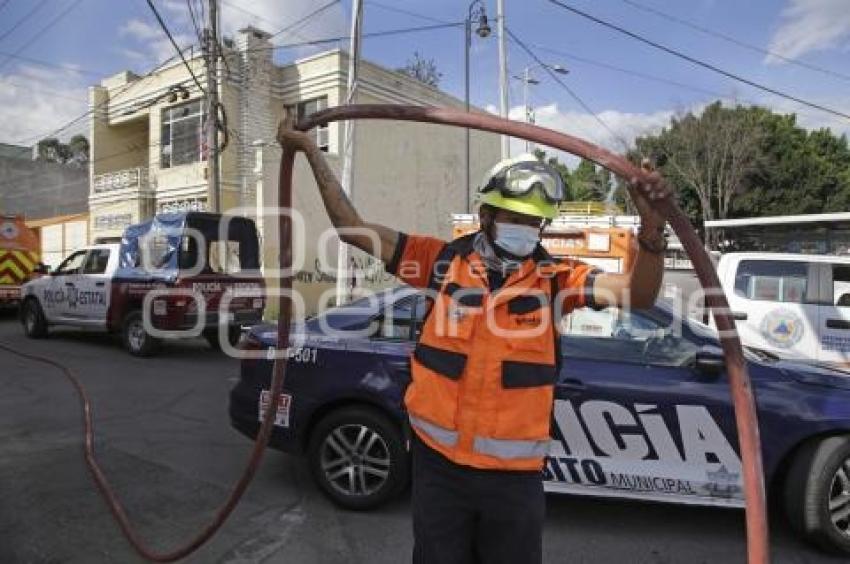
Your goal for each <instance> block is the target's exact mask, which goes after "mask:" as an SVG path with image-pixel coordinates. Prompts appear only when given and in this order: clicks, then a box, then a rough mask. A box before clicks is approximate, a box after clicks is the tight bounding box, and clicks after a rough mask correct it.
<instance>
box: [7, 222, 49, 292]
mask: <svg viewBox="0 0 850 564" xmlns="http://www.w3.org/2000/svg"><path fill="white" fill-rule="evenodd" d="M38 249H39V244H38V235H36V233H35V231H33V230H32V229H30V228H28V227H27V226H26V224H25V223H24V219H23V218H22V217H20V216H9V215H5V216H0V307H2V306H7V305H12V306H14V305H17V304H18V302H19V301H20V298H21V284H23V283H24V282H26V281H27V280H29V279H31V278H33V277H34V276H35V275H36V270H37V267H38V264H39V260H40V259H39V252H38Z"/></svg>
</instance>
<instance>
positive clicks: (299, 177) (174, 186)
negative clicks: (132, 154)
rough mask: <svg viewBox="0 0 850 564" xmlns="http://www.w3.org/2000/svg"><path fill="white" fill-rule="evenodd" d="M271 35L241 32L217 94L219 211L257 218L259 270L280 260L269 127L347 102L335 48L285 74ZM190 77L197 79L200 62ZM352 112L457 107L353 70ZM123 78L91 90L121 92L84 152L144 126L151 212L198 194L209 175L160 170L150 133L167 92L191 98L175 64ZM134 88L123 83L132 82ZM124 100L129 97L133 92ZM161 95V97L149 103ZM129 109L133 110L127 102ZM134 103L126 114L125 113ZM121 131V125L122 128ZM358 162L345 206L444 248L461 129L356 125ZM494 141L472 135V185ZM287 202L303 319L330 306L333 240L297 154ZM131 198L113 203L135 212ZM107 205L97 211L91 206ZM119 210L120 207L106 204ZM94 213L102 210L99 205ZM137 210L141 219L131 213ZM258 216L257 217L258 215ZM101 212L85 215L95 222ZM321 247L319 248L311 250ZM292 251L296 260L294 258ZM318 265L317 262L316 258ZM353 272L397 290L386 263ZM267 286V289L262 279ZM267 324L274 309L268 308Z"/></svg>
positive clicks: (434, 93) (396, 80)
mask: <svg viewBox="0 0 850 564" xmlns="http://www.w3.org/2000/svg"><path fill="white" fill-rule="evenodd" d="M268 37H269V36H268V34H266V33H264V32H262V31H260V30H257V29H254V28H247V29H245V30H242V31H240V33H239V34H238V35H237V37H236V40H235V48H234V49H233V50H232V51H228V54H227V57H228V66H229V67H230V69H231V73H230V75H229V76H228V77H227V79H226V80H225V81H224V82H223V84H222V86H221V98H222V101H223V103H224V105H225V107H226V109H227V116H228V129H229V130H230V131H231V135H230V143H229V145H228V147H227V149H226V150H225V152H224V154H223V155H222V157H221V169H222V194H223V195H222V209H223V210H231V211H232V210H233V209H234V208H235V209H236V210H238V212H239V213H241V214H244V215H250V216H254V217H256V219H257V223H258V227H259V231H260V235H261V238H262V240H263V249H264V257H263V258H264V264H265V265H266V267H267V268H268V269H271V268H272V267H274V266H275V265H277V263H278V262H279V252H278V247H279V242H278V235H277V220H276V217H275V216H274V211H273V210H271V211H270V212H269V213H268V214H265V215H264V214H263V212H262V211H261V208H263V207H264V206H265V207H272V208H274V207H276V206H277V203H278V198H277V190H278V186H277V176H278V167H279V163H280V149H279V147H278V146H277V142H276V140H275V135H276V130H277V126H278V123H279V120H280V119H281V117H282V115H283V111H284V108H285V107H287V106H292V105H294V104H297V103H298V102H302V101H307V100H311V99H314V98H317V97H320V96H324V97H326V98H327V104H328V106H329V107H333V106H337V105H339V104H342V103H344V102H345V99H346V83H347V69H348V56H347V54H346V53H344V52H342V51H339V50H335V51H329V52H326V53H322V54H319V55H316V56H312V57H308V58H305V59H301V60H298V61H296V62H295V63H293V64H288V65H284V66H282V67H278V66H275V65H274V64H273V62H272V58H271V51H270V50H266V49H264V48H263V47H265V46H268V45H269V41H268ZM192 63H193V64H194V65H195V66H196V69H198V70H197V72H196V74H197V75H198V77H199V78H200V79H201V80H202V81H203V76H202V75H203V73H202V71H201V69H200V65H199V62H198V61H192ZM360 72H361V75H360V76H361V79H360V90H359V91H358V95H357V97H356V100H355V101H356V102H358V103H396V104H397V103H403V104H419V105H429V106H451V107H457V108H460V107H463V102H462V101H461V100H458V99H456V98H454V97H452V96H449V95H447V94H445V93H443V92H441V91H439V90H437V89H434V88H431V87H429V86H427V85H424V84H422V83H421V82H418V81H416V80H414V79H411V78H409V77H406V76H403V75H400V74H398V73H396V72H393V71H389V70H387V69H383V68H381V67H379V66H377V65H373V64H370V63H367V62H363V63H362V65H361V69H360ZM132 78H133V77H132V76H129V75H116V77H113V78H112V79H110V80H109V81H105V82H104V83H103V86H102V87H99V88H95V89H93V98H96V97H97V96H100V95H102V94H101V93H100V91H101V90H103V91H108V94H109V95H110V96H117V95H118V94H119V93H120V94H121V96H122V97H123V98H122V101H120V102H119V103H118V105H117V108H116V109H115V110H113V109H112V108H111V107H110V109H109V111H108V112H104V114H106V113H108V123H109V124H111V125H110V126H109V129H114V130H116V131H109V132H106V133H104V132H103V131H102V127H101V126H102V124H98V125H95V126H94V127H93V139H92V145H93V146H95V147H97V146H98V145H101V144H102V143H103V142H104V140H106V141H108V142H111V143H118V144H121V143H125V142H126V141H125V140H124V139H117V138H116V137H115V135H117V134H118V131H117V130H119V129H120V128H121V127H123V128H127V130H128V131H129V129H130V128H131V127H135V128H136V129H137V130H139V128H144V127H146V129H145V131H146V133H147V141H148V145H149V148H148V157H147V160H146V162H147V164H148V166H149V167H150V182H151V185H152V190H153V196H154V197H155V199H156V203H157V211H160V210H162V209H163V206H164V205H168V204H169V203H172V202H175V201H180V200H187V199H193V198H206V197H207V182H208V181H207V166H206V163H205V162H199V163H193V164H189V165H182V166H175V167H173V168H170V169H160V168H159V166H160V163H159V136H160V129H161V116H162V110H163V108H165V107H167V106H168V105H170V103H169V102H168V100H167V99H163V98H162V94H163V93H166V92H167V91H168V88H169V86H171V85H174V84H183V85H184V86H186V87H187V88H189V90H190V92H191V98H192V99H193V98H195V97H197V96H198V95H199V94H198V93H197V91H196V90H193V87H192V85H191V83H190V82H187V80H189V79H188V74H187V73H186V71H185V69H184V68H182V66H180V65H172V66H170V67H169V68H167V69H165V70H163V71H161V72H159V73H157V75H155V76H153V77H151V78H145V79H137V80H136V81H135V82H134V83H133V84H134V85H133V86H132V87H131V88H129V89H128V84H130V83H128V82H127V79H132ZM131 82H132V80H131ZM131 92H132V94H131ZM158 96H159V98H157V97H158ZM133 100H135V102H133ZM134 104H135V105H134ZM119 124H126V125H120V126H119ZM343 131H344V127H343V126H342V125H340V124H331V126H330V127H329V130H328V138H329V152H328V155H327V159H328V161H329V163H330V165H331V167H332V168H333V169H334V170H335V172H336V173H337V175H339V172H340V168H341V161H340V157H339V155H340V154H341V153H342V151H343ZM356 149H357V155H356V161H355V165H354V171H355V182H354V185H355V187H354V194H353V202H354V204H355V205H356V206H357V208H358V210H359V211H360V212H361V214H362V215H363V217H365V218H367V219H368V220H370V221H375V222H379V223H384V224H386V225H389V226H391V227H394V228H397V229H400V230H404V231H409V232H415V233H426V234H432V235H436V236H439V237H443V238H446V239H448V238H449V237H450V236H451V214H452V213H458V212H466V211H467V209H468V203H467V190H466V187H465V186H464V183H465V156H464V155H465V136H464V131H463V130H462V129H456V128H448V127H444V126H431V125H424V124H413V123H392V124H391V123H388V122H359V123H358V124H357V137H356ZM498 156H499V139H498V136H495V135H491V134H485V133H480V134H479V133H473V135H472V159H471V171H472V177H471V178H472V179H473V184H477V181H478V179H479V178H480V177H481V176H482V174H483V172H484V171H485V170H486V169H487V168H488V167H490V166H492V164H493V163H494V162H495V161H497V160H498ZM294 191H295V193H294V199H295V207H296V210H297V212H298V213H299V214H300V218H301V221H300V222H297V223H298V224H299V225H302V226H303V227H304V230H303V232H302V233H300V234H298V235H297V236H296V237H297V239H296V240H295V241H294V242H295V245H296V250H303V253H301V255H302V260H301V261H300V264H298V265H297V272H296V289H297V290H298V291H299V292H300V293H301V294H302V295H303V297H304V299H305V309H304V311H303V312H302V313H303V314H311V313H314V312H316V311H317V310H318V309H322V308H323V307H324V306H325V305H326V304H327V303H328V302H329V301H332V298H333V294H334V292H333V290H334V288H335V277H334V275H335V272H334V271H335V268H336V258H337V246H338V244H337V240H336V238H335V237H331V238H328V237H324V238H323V234H325V233H328V232H330V227H331V226H330V223H329V221H328V218H327V214H326V212H325V210H324V207H323V205H322V202H321V199H320V197H319V194H318V189H317V187H316V185H315V181H314V179H313V177H312V173H311V171H310V170H309V166H308V165H307V163H306V161H305V160H304V159H303V157H299V158H298V160H297V163H296V173H295V187H294ZM131 200H132V198H127V201H126V202H124V203H123V204H121V205H132V204H131V203H130V201H131ZM102 204H105V202H99V203H98V205H102ZM112 205H113V206H118V205H119V203H118V202H113V203H112ZM102 209H103V210H105V209H106V208H105V207H103V208H102ZM134 209H135V210H136V211H134V213H139V214H142V213H144V212H143V208H142V207H141V206H137V207H136V208H134ZM258 209H259V211H258ZM98 213H101V211H99V210H98V209H96V206H94V205H93V206H92V216H93V219H92V221H93V222H94V221H95V219H94V217H95V216H96V215H97V214H98ZM320 241H324V243H325V246H324V249H323V250H322V249H319V247H318V245H319V243H320ZM297 256H298V253H296V257H297ZM320 256H326V257H327V259H328V260H327V261H325V262H326V264H322V263H321V261H320V260H319V257H320ZM351 259H352V260H351V263H352V264H356V265H358V266H360V267H362V268H363V270H362V271H361V272H360V273H359V274H358V275H357V276H356V277H355V279H354V283H355V285H356V287H358V288H362V287H382V286H386V285H390V284H394V283H395V280H394V278H392V277H390V276H388V275H386V274H385V273H384V272H383V265H381V264H379V263H377V262H376V261H375V260H374V259H372V258H371V257H365V256H363V254H362V253H358V252H354V253H352V255H351ZM269 283H270V285H271V286H274V285H275V284H276V280H274V279H272V277H271V276H270V277H269ZM270 310H271V311H270V313H271V314H272V316H273V315H274V310H275V306H272V308H270Z"/></svg>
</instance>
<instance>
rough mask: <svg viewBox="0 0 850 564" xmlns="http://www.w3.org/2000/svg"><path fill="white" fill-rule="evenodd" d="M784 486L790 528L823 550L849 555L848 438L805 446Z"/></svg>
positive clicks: (849, 444) (849, 477)
mask: <svg viewBox="0 0 850 564" xmlns="http://www.w3.org/2000/svg"><path fill="white" fill-rule="evenodd" d="M785 484H786V485H785V507H786V510H787V511H788V518H789V520H790V521H791V525H792V526H793V527H794V529H796V530H797V532H798V533H800V534H801V535H802V536H804V537H805V538H806V539H808V540H809V541H812V542H814V543H815V544H818V545H820V547H821V548H823V549H825V550H828V551H830V552H833V553H839V554H844V555H847V554H850V436H839V437H829V438H826V439H824V440H822V441H815V442H812V443H810V444H808V445H805V446H804V447H803V448H802V449H800V452H799V453H798V455H797V457H796V458H795V459H794V462H793V463H792V464H791V467H790V469H789V470H788V476H787V478H786V482H785Z"/></svg>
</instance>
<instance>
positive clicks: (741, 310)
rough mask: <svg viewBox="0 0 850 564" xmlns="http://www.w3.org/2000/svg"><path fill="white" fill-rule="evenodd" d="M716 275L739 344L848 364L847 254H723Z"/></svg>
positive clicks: (849, 277) (849, 286)
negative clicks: (740, 342) (727, 305)
mask: <svg viewBox="0 0 850 564" xmlns="http://www.w3.org/2000/svg"><path fill="white" fill-rule="evenodd" d="M717 274H718V276H719V278H720V283H721V285H722V286H723V290H724V292H725V293H726V298H727V299H728V300H729V307H730V309H731V310H732V315H733V317H735V319H736V320H737V327H738V333H739V334H740V336H741V341H742V342H743V343H744V345H750V346H753V347H757V348H760V349H764V350H768V351H771V352H773V353H776V354H778V355H780V356H784V357H793V358H806V359H814V360H818V361H821V362H829V363H841V364H846V363H850V256H848V257H839V256H831V255H797V254H779V253H728V254H725V255H723V256H722V257H721V258H720V262H719V263H718V265H717ZM713 322H714V320H713V319H712V323H713Z"/></svg>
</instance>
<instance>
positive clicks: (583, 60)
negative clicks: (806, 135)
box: [527, 43, 821, 116]
mask: <svg viewBox="0 0 850 564" xmlns="http://www.w3.org/2000/svg"><path fill="white" fill-rule="evenodd" d="M527 45H528V46H529V47H533V48H535V49H537V50H538V51H546V52H547V53H552V54H554V55H558V56H560V57H565V58H568V59H572V60H575V61H578V62H580V63H584V64H587V65H591V66H595V67H599V68H603V69H607V70H610V71H614V72H619V73H622V74H627V75H630V76H634V77H637V78H641V79H643V80H648V81H653V82H658V83H661V84H669V85H670V86H675V87H677V88H682V89H685V90H691V91H693V92H699V93H701V94H707V95H709V96H716V97H717V98H719V99H721V100H732V101H735V102H738V103H740V102H746V103H748V104H750V105H752V106H761V107H769V106H768V104H767V103H766V102H765V101H763V100H762V101H756V100H753V99H750V98H745V97H742V96H738V95H736V94H734V93H725V92H719V91H716V90H709V89H707V88H702V87H700V86H695V85H693V84H687V83H684V82H678V81H675V80H670V79H668V78H664V77H661V76H658V75H654V74H649V73H645V72H641V71H637V70H634V69H629V68H625V67H620V66H617V65H612V64H610V63H606V62H603V61H598V60H594V59H589V58H587V57H581V56H579V55H575V54H573V53H568V52H566V51H562V50H560V49H552V48H551V47H545V46H543V45H539V44H534V43H527ZM797 111H799V112H800V113H802V114H807V115H818V116H820V115H821V113H820V112H819V111H816V110H812V109H811V108H808V107H800V108H798V109H797Z"/></svg>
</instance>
